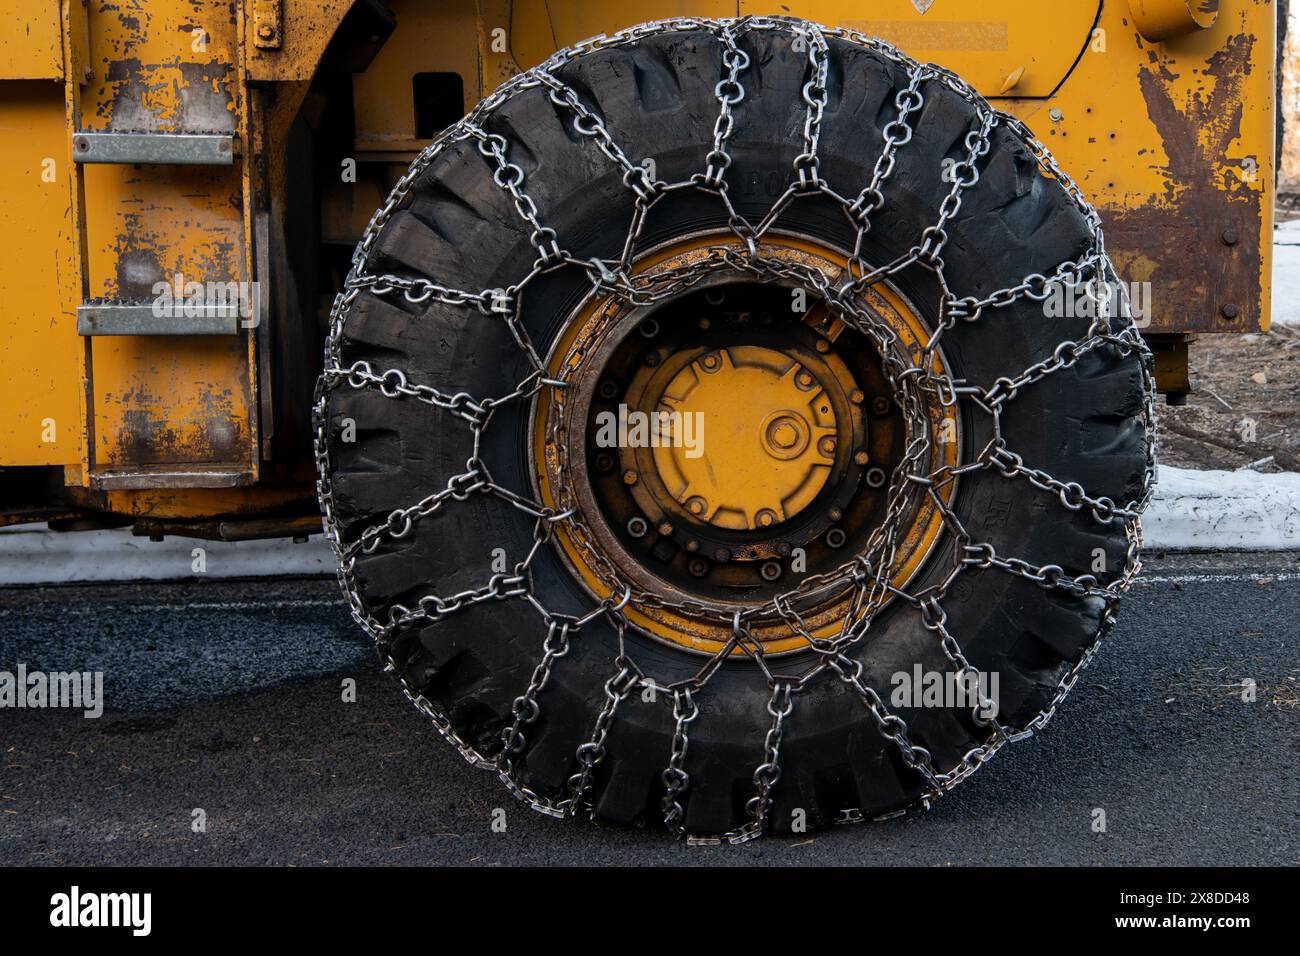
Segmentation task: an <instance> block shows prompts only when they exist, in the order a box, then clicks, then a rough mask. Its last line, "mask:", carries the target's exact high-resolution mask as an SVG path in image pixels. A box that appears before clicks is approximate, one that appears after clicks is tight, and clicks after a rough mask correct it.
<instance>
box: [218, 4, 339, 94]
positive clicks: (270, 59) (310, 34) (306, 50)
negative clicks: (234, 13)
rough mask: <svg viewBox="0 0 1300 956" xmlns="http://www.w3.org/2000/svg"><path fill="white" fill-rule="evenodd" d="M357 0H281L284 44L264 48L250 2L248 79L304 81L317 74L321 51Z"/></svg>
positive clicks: (246, 38)
mask: <svg viewBox="0 0 1300 956" xmlns="http://www.w3.org/2000/svg"><path fill="white" fill-rule="evenodd" d="M352 4H353V0H281V13H280V34H281V38H280V46H279V47H278V48H274V49H260V48H258V46H257V44H256V34H255V30H256V28H257V27H256V24H255V23H254V17H253V16H252V7H253V3H252V0H248V2H247V4H246V13H247V15H246V16H245V17H244V41H245V50H246V57H245V63H246V65H247V68H248V78H249V79H250V80H253V81H259V82H260V81H303V80H310V79H311V78H312V77H313V76H314V75H315V73H316V65H317V64H318V63H319V62H320V58H321V54H322V53H324V52H325V47H326V46H327V45H328V44H329V41H330V39H331V38H332V37H333V36H334V32H335V31H336V30H337V29H338V25H339V23H340V21H342V19H343V16H344V14H346V13H347V12H348V9H349V8H350V7H351V6H352Z"/></svg>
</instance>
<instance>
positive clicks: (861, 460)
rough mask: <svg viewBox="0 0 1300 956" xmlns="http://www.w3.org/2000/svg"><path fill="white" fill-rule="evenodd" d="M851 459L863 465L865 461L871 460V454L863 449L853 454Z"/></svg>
mask: <svg viewBox="0 0 1300 956" xmlns="http://www.w3.org/2000/svg"><path fill="white" fill-rule="evenodd" d="M853 460H854V461H855V462H856V463H857V464H859V465H865V464H866V463H867V462H869V461H871V456H870V455H868V454H867V453H866V452H865V451H860V452H858V453H857V454H856V455H854V456H853Z"/></svg>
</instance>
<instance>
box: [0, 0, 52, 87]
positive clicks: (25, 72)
mask: <svg viewBox="0 0 1300 956" xmlns="http://www.w3.org/2000/svg"><path fill="white" fill-rule="evenodd" d="M60 20H61V16H60V10H59V0H32V2H28V3H24V4H22V5H20V6H19V8H18V9H17V10H5V11H4V12H3V15H0V80H61V79H63V36H62V32H61V27H60Z"/></svg>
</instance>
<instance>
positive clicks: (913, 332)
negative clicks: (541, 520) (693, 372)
mask: <svg viewBox="0 0 1300 956" xmlns="http://www.w3.org/2000/svg"><path fill="white" fill-rule="evenodd" d="M729 240H734V237H731V236H730V235H729V234H728V233H726V232H717V231H702V232H695V233H690V234H688V235H685V236H681V237H677V238H675V239H673V240H670V241H668V242H665V243H662V244H660V245H658V246H655V247H654V248H652V249H650V250H648V251H647V252H645V253H644V254H642V255H641V256H638V257H637V260H636V263H635V267H634V269H633V274H634V275H636V274H644V273H647V272H652V271H654V270H655V269H662V268H665V267H667V265H668V264H669V263H670V262H671V261H672V259H673V258H674V256H673V255H671V254H670V253H669V250H673V249H681V250H682V252H679V253H677V255H678V256H680V255H683V254H686V253H687V252H690V251H695V252H697V253H698V252H699V251H700V250H702V249H705V248H708V247H709V246H711V245H712V246H716V245H726V244H729ZM783 240H784V242H783ZM790 243H796V244H797V245H791V244H790ZM800 246H802V247H803V248H800ZM762 248H763V249H764V251H765V252H767V253H769V254H774V255H776V256H778V257H781V256H790V257H792V258H793V257H794V255H795V254H798V255H802V256H804V257H805V258H807V257H808V256H810V255H811V256H813V257H815V258H817V259H820V260H821V261H822V262H823V263H825V264H827V265H829V266H832V267H834V268H837V269H840V268H843V267H844V264H846V263H847V260H848V253H847V252H846V251H844V250H841V249H838V248H835V247H833V246H830V245H829V244H827V243H825V242H822V241H821V240H818V239H814V238H812V237H809V236H806V235H802V234H799V233H795V232H778V231H777V230H772V231H771V232H770V233H768V237H765V240H764V243H763V244H762ZM810 249H811V250H813V251H812V252H809V250H810ZM738 277H739V278H743V277H744V276H743V274H739V273H737V274H735V275H732V274H731V273H727V272H722V271H719V272H718V274H717V275H716V276H710V277H708V278H707V279H704V280H701V281H700V282H698V283H696V284H694V285H693V286H692V288H693V289H704V288H708V287H710V286H716V285H722V284H727V283H729V282H732V281H735V279H736V278H738ZM882 285H883V286H885V287H886V288H887V290H888V295H883V294H880V293H878V292H876V290H874V289H873V290H870V292H871V294H872V295H874V296H876V297H877V298H879V299H882V300H883V301H885V303H886V304H887V305H889V306H891V308H893V307H894V306H893V303H890V302H889V299H890V298H893V299H895V300H897V303H898V304H899V305H901V306H902V310H901V312H898V313H896V314H897V315H898V318H900V319H902V320H903V322H904V328H903V329H899V328H897V327H895V326H893V325H892V324H891V328H894V330H895V331H896V332H900V333H901V332H902V331H906V332H907V333H909V334H910V342H911V344H912V345H919V344H921V343H924V342H925V341H926V340H927V339H928V338H929V335H930V333H931V331H932V330H931V329H929V327H928V326H927V325H926V324H925V323H924V321H923V320H922V319H921V317H920V312H919V311H918V310H917V309H916V308H915V307H914V306H913V305H912V304H911V302H910V301H909V300H908V299H907V298H906V297H905V296H904V295H903V294H902V293H901V292H900V291H899V290H898V289H897V288H895V287H894V286H893V285H892V283H887V282H886V283H882ZM791 287H794V286H791ZM608 304H609V300H608V299H606V298H598V297H597V295H596V293H595V292H594V291H593V292H592V293H590V294H588V295H587V296H586V297H584V299H583V300H582V301H581V302H580V303H579V304H578V305H577V306H576V307H575V308H574V309H573V311H572V312H571V313H570V315H569V317H568V318H567V319H566V321H565V323H564V325H563V327H562V329H561V330H560V332H559V334H557V335H556V337H555V339H554V340H553V341H552V343H551V345H550V347H549V348H548V351H547V354H546V356H545V360H544V365H545V368H546V369H547V371H548V374H551V375H555V374H556V373H557V372H558V370H559V369H560V368H561V366H562V362H563V359H564V358H565V357H566V355H567V354H568V352H569V349H570V347H571V346H572V345H573V343H574V342H576V341H577V340H578V338H579V337H580V335H579V333H580V332H581V331H582V330H583V329H584V328H586V327H587V326H589V325H590V324H591V323H592V322H593V321H599V319H598V316H599V315H600V314H601V313H602V312H604V311H605V309H606V307H607V306H608ZM659 305H660V303H656V305H655V306H653V307H650V308H657V307H658V306H659ZM646 311H647V307H639V308H633V309H622V310H619V312H618V318H617V319H616V320H615V321H614V322H613V323H612V324H611V326H610V328H608V329H606V330H605V331H604V332H603V333H602V335H601V339H600V344H599V347H598V351H597V352H596V353H595V354H594V355H593V356H590V358H602V359H607V358H608V356H609V355H610V354H612V352H613V350H614V349H615V348H617V345H618V344H619V343H620V342H621V341H622V339H623V338H625V337H626V336H627V335H628V334H631V333H632V332H633V331H634V330H635V329H636V328H637V326H638V325H639V324H640V322H641V321H642V319H644V317H645V313H646ZM872 311H873V313H876V314H877V316H878V317H880V311H879V310H878V309H876V308H872ZM909 320H910V322H909ZM882 321H884V319H883V317H882ZM886 324H890V323H886ZM615 333H618V334H615ZM934 360H935V363H936V365H938V366H940V367H941V368H942V369H943V370H944V371H945V372H946V371H947V370H948V363H947V360H946V357H945V356H944V355H943V352H942V349H941V348H940V349H936V350H935V353H934ZM584 364H585V363H584ZM598 380H599V374H598V366H595V365H594V363H593V367H591V368H589V369H587V370H586V371H585V374H583V375H581V376H579V380H578V387H577V388H576V389H575V390H574V396H575V400H574V402H573V409H572V411H571V412H570V413H569V414H568V415H567V416H566V418H567V420H568V421H569V422H585V421H586V416H587V413H588V412H589V409H590V403H591V400H592V396H593V394H594V392H595V389H596V384H597V382H598ZM543 408H545V409H546V411H547V414H546V415H543V414H542V413H541V412H542V409H543ZM553 408H554V405H553V403H552V402H551V401H550V400H549V390H547V389H544V390H542V391H540V392H539V393H538V394H537V396H536V397H535V398H534V400H533V402H532V404H531V407H530V410H529V417H528V434H529V436H530V440H529V442H528V449H527V451H528V472H529V480H530V482H531V483H532V486H533V490H534V492H535V493H536V494H537V495H538V500H540V501H542V502H543V503H544V504H546V505H547V506H548V507H553V506H554V505H555V501H556V499H555V495H554V493H553V489H552V487H551V481H552V478H553V476H552V474H551V472H550V466H551V465H552V464H553V457H552V456H548V455H547V454H546V453H545V448H546V444H547V433H548V430H549V429H548V428H547V423H548V420H549V418H550V411H551V410H552V409H553ZM931 411H932V412H933V411H934V409H931ZM939 412H940V414H943V413H942V410H941V409H940V410H939ZM930 418H931V432H932V434H933V431H934V429H935V428H936V427H937V423H936V422H935V419H934V416H933V415H931V416H930ZM953 420H954V423H955V429H956V431H955V435H954V441H953V442H952V443H949V444H947V446H946V447H947V448H949V449H951V450H952V454H951V456H950V457H951V458H952V461H950V462H948V463H950V464H955V463H956V462H955V457H956V449H959V448H960V447H961V417H960V415H955V416H954V418H953ZM568 434H569V441H570V444H571V451H570V453H569V458H570V461H571V463H572V465H573V470H572V471H571V477H572V478H573V479H574V480H573V481H572V482H571V491H572V493H573V494H574V496H575V498H577V499H579V507H580V510H581V511H582V513H583V518H584V521H586V522H587V523H588V526H589V527H590V529H591V532H592V534H593V535H594V536H595V537H596V539H597V540H596V543H597V544H599V545H600V546H601V547H602V549H603V551H604V552H605V554H606V556H607V560H608V555H609V554H611V553H612V554H614V555H616V556H618V558H620V560H618V561H617V562H614V563H616V564H617V566H618V567H619V568H620V570H624V569H631V570H632V571H633V574H631V575H629V579H633V580H632V583H633V584H634V585H635V586H637V587H638V588H640V589H641V590H644V591H646V592H650V593H654V594H656V595H659V596H662V597H664V598H666V599H668V600H669V601H672V602H691V601H694V600H697V599H698V596H696V595H692V594H690V593H689V592H685V591H682V590H680V589H678V588H677V587H675V586H674V585H673V584H671V583H670V582H668V581H665V580H663V579H662V578H661V577H659V576H658V575H656V574H654V572H653V571H651V570H650V569H649V568H648V567H646V566H645V565H644V564H643V563H642V562H641V561H640V560H639V559H638V558H636V557H635V556H634V555H631V554H629V553H627V552H626V551H625V550H624V549H623V547H622V544H621V543H620V542H619V541H618V539H617V537H616V535H615V534H614V533H613V531H612V529H611V528H610V527H609V526H608V523H607V522H606V520H605V517H604V515H603V514H602V512H601V510H600V509H599V507H597V506H596V503H595V501H594V500H593V498H592V496H591V493H590V482H589V481H588V480H587V475H586V433H585V428H582V427H579V428H577V429H571V430H569V432H568ZM932 447H933V449H934V451H933V452H932V458H933V455H934V454H937V453H939V451H940V450H941V449H942V448H944V447H945V446H944V445H943V444H941V443H938V442H932ZM958 481H959V480H958V479H956V478H954V479H953V480H952V481H950V482H949V483H948V484H947V486H946V487H945V489H943V490H941V491H940V492H939V494H940V495H941V496H944V497H945V500H946V501H947V502H948V503H951V501H952V500H953V499H954V497H955V495H956V492H957V485H958ZM922 523H923V527H921V528H920V532H919V536H918V535H917V530H918V525H921V524H922ZM942 525H943V522H942V517H941V515H940V514H939V513H938V510H937V509H936V508H935V507H934V505H933V503H932V502H930V501H929V499H928V498H926V499H923V500H922V502H921V504H920V505H919V506H918V507H917V508H916V509H914V514H913V520H911V522H910V523H909V533H908V540H910V541H912V542H913V543H912V547H911V548H910V550H909V551H908V553H907V557H906V560H905V561H904V562H903V563H902V567H901V569H900V572H899V573H898V574H896V575H895V577H894V579H893V580H892V581H891V584H892V586H893V587H895V588H898V589H904V588H906V586H907V585H908V583H909V582H911V581H912V580H913V579H914V578H915V577H916V575H917V574H919V573H920V571H921V569H922V568H923V567H924V566H925V564H926V561H927V559H928V558H929V556H930V555H931V554H932V553H933V551H934V547H935V545H936V544H937V542H938V538H939V536H940V533H941V531H942ZM553 538H554V540H555V542H556V543H557V548H556V550H557V551H558V552H559V554H560V557H561V560H562V563H563V564H564V565H565V567H566V568H567V569H568V570H569V572H570V573H571V574H573V576H574V578H575V580H576V581H577V582H578V583H579V585H580V586H581V587H582V588H583V590H584V591H585V592H586V593H587V594H588V595H590V596H591V597H592V598H594V599H595V600H597V601H603V600H606V599H607V598H610V596H611V589H610V588H609V587H608V586H607V585H606V584H605V583H604V582H603V581H601V580H600V578H599V575H598V574H597V573H596V572H595V571H594V570H593V569H592V567H591V566H590V565H589V564H587V562H586V560H585V558H584V556H583V554H582V548H581V547H580V546H579V545H578V543H577V542H575V541H574V540H572V536H571V533H570V527H569V526H568V525H567V523H566V522H563V521H561V522H558V523H557V524H556V526H555V533H554V535H553ZM914 539H915V540H914ZM829 590H830V591H831V592H832V594H833V597H832V599H831V600H830V601H829V602H828V603H827V604H825V605H824V606H823V607H821V608H820V609H819V610H818V611H817V612H816V614H810V615H809V618H810V621H809V623H810V625H811V627H810V630H811V633H813V634H814V636H819V637H821V636H828V635H830V634H833V633H834V632H835V631H836V630H837V626H838V625H839V624H840V622H841V621H842V613H837V612H838V611H840V610H841V609H842V608H843V607H844V606H846V605H847V601H846V600H845V599H843V598H842V596H841V595H840V593H839V592H840V591H842V590H843V586H842V585H837V586H835V587H832V588H830V589H829ZM891 599H892V598H887V599H886V603H888V601H889V600H891ZM711 601H712V603H715V604H723V605H726V606H728V607H732V608H735V609H737V610H741V609H744V608H747V607H751V606H752V605H753V602H745V601H731V602H729V601H723V600H718V599H711ZM623 613H624V614H625V616H626V618H627V620H628V622H629V624H630V625H631V626H632V627H633V628H635V629H636V630H637V631H638V632H639V633H642V634H645V635H647V636H649V637H650V638H652V639H654V640H656V641H658V642H660V643H662V644H665V645H667V646H669V647H673V648H675V649H677V650H686V651H689V652H692V653H695V654H698V655H701V656H712V655H714V654H716V653H717V652H718V650H720V649H721V648H722V647H723V645H724V643H725V641H726V640H727V639H728V638H729V637H730V630H729V629H728V628H726V627H723V626H720V625H715V624H713V623H712V622H706V621H701V620H700V619H698V618H693V617H687V616H686V615H683V614H677V613H675V612H670V611H667V610H665V609H662V608H647V607H643V606H642V605H641V604H639V603H638V602H636V601H633V602H631V603H629V604H627V606H626V607H625V608H624V612H623ZM772 629H776V630H779V631H781V632H783V633H784V634H785V636H784V637H775V638H770V639H763V638H760V640H763V646H764V653H765V654H766V655H767V656H779V655H783V654H789V653H794V652H797V651H799V650H803V649H806V647H807V646H808V645H807V641H806V640H805V639H804V638H803V637H801V636H799V635H791V634H789V628H788V626H786V625H784V624H781V625H779V627H774V628H772ZM758 630H759V628H758V627H756V628H755V631H758ZM714 632H716V633H714ZM734 653H735V654H736V655H741V654H743V652H742V651H740V650H737V651H735V652H734Z"/></svg>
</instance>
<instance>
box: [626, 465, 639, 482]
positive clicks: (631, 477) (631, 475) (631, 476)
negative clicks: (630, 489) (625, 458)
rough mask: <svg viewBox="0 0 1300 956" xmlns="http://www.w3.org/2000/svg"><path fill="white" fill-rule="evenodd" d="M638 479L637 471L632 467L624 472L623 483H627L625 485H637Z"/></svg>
mask: <svg viewBox="0 0 1300 956" xmlns="http://www.w3.org/2000/svg"><path fill="white" fill-rule="evenodd" d="M636 481H637V475H636V472H635V471H633V470H632V469H631V468H629V469H628V470H627V471H625V472H623V484H625V485H635V484H636Z"/></svg>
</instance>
